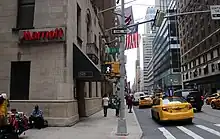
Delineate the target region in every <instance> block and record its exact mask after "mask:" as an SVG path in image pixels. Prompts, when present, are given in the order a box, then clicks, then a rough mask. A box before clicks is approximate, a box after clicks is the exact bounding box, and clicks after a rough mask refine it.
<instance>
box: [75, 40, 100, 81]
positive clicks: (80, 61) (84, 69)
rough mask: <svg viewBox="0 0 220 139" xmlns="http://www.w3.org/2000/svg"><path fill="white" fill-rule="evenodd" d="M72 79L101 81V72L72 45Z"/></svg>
mask: <svg viewBox="0 0 220 139" xmlns="http://www.w3.org/2000/svg"><path fill="white" fill-rule="evenodd" d="M73 78H74V79H77V80H83V81H93V82H94V81H102V80H103V79H104V78H103V76H102V75H101V70H100V69H99V68H98V67H97V66H96V65H95V64H94V63H93V62H92V61H91V60H90V58H89V57H88V56H87V55H86V54H84V53H83V52H82V50H81V49H80V48H79V47H77V46H76V45H75V44H73Z"/></svg>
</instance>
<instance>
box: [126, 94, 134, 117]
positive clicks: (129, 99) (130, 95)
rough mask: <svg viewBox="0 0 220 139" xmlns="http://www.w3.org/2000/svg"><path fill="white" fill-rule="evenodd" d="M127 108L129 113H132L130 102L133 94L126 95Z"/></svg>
mask: <svg viewBox="0 0 220 139" xmlns="http://www.w3.org/2000/svg"><path fill="white" fill-rule="evenodd" d="M127 99H128V109H129V113H132V111H131V109H132V103H133V95H132V94H129V96H128V98H127Z"/></svg>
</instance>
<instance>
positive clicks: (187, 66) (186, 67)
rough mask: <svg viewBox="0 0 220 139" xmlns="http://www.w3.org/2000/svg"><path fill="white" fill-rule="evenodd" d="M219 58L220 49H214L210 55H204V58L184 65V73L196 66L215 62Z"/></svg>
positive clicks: (201, 57)
mask: <svg viewBox="0 0 220 139" xmlns="http://www.w3.org/2000/svg"><path fill="white" fill-rule="evenodd" d="M219 56H220V48H217V49H214V50H212V51H211V52H209V53H206V54H203V55H202V56H200V57H198V58H197V59H195V60H193V61H191V62H190V63H188V64H185V65H183V68H182V71H186V70H189V69H191V68H194V67H196V66H199V65H200V64H203V63H205V62H208V61H210V60H213V59H215V58H217V57H219Z"/></svg>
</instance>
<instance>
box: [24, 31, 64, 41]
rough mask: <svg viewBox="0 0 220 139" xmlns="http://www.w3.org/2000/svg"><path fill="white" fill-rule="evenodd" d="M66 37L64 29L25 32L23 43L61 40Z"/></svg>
mask: <svg viewBox="0 0 220 139" xmlns="http://www.w3.org/2000/svg"><path fill="white" fill-rule="evenodd" d="M63 37H64V31H63V29H62V28H56V29H54V30H50V31H23V36H22V40H23V41H36V40H60V39H62V38H63Z"/></svg>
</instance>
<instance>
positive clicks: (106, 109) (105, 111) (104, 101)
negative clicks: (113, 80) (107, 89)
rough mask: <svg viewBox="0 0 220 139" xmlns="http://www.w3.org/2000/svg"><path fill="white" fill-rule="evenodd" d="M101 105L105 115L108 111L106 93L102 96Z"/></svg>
mask: <svg viewBox="0 0 220 139" xmlns="http://www.w3.org/2000/svg"><path fill="white" fill-rule="evenodd" d="M102 105H103V111H104V117H106V116H107V111H108V105H109V98H108V96H107V94H105V95H104V96H103V98H102Z"/></svg>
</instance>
